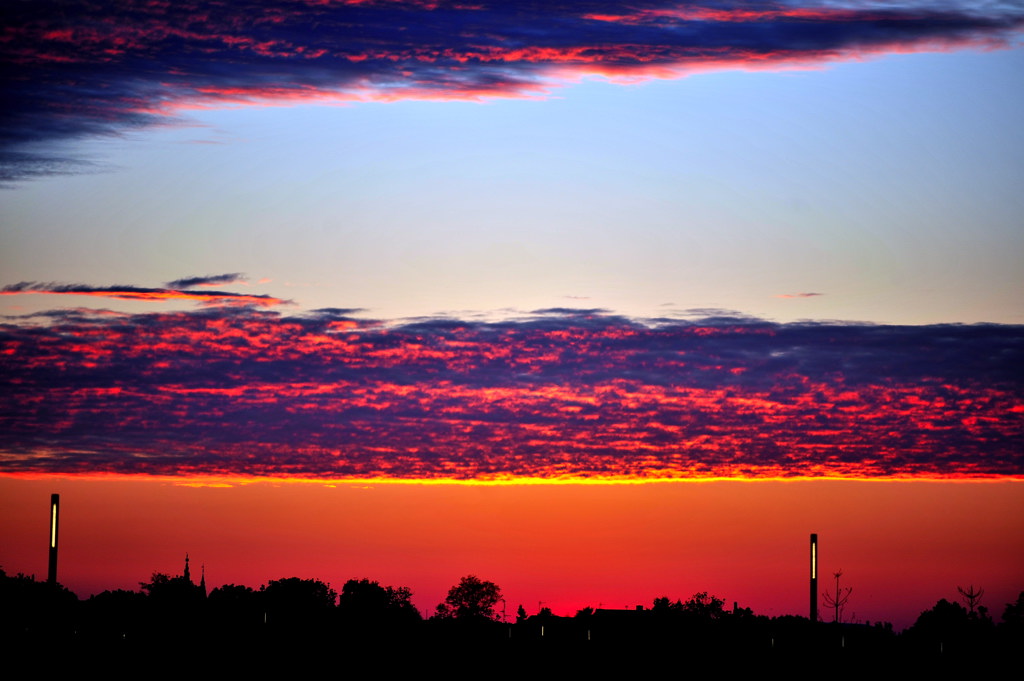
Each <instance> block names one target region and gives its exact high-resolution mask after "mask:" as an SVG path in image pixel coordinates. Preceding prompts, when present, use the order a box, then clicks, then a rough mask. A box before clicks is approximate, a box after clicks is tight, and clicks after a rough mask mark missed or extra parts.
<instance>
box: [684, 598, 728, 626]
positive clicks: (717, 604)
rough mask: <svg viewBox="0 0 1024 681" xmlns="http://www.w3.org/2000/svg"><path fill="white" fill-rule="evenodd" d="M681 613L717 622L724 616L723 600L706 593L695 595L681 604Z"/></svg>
mask: <svg viewBox="0 0 1024 681" xmlns="http://www.w3.org/2000/svg"><path fill="white" fill-rule="evenodd" d="M682 608H683V612H685V613H687V614H689V615H696V616H698V617H703V618H706V619H712V620H717V619H721V618H722V617H723V616H724V615H725V600H724V599H722V598H717V597H715V596H710V595H708V592H707V591H701V592H699V593H695V594H694V595H693V596H691V597H690V598H689V600H687V601H686V602H685V603H683V604H682Z"/></svg>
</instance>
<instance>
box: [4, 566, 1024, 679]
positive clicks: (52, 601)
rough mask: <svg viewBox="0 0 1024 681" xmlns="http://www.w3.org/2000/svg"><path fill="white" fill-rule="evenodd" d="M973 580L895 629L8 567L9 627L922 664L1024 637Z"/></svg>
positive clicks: (558, 656)
mask: <svg viewBox="0 0 1024 681" xmlns="http://www.w3.org/2000/svg"><path fill="white" fill-rule="evenodd" d="M961 593H962V594H965V595H964V598H965V599H967V602H968V604H969V609H968V608H965V607H964V606H963V605H960V604H959V603H957V602H955V601H948V600H946V599H942V600H939V601H938V602H937V603H936V604H935V606H934V607H932V608H930V609H928V610H925V611H924V612H922V613H921V614H920V616H919V617H918V618H917V621H916V622H915V623H914V624H913V625H912V626H911V627H909V628H908V629H906V630H905V631H902V632H895V631H894V630H893V627H892V625H891V624H888V623H883V622H877V623H874V624H872V623H857V624H853V623H842V622H832V623H823V622H811V621H810V620H809V619H807V618H805V617H800V616H795V615H786V616H781V617H767V616H764V615H756V614H755V613H754V612H753V611H752V610H751V609H750V608H740V607H738V606H737V605H735V604H734V605H733V607H731V608H728V607H726V603H725V601H724V599H721V598H719V597H717V596H714V595H710V594H708V593H706V592H701V593H697V594H694V595H693V596H692V597H690V598H688V599H686V600H682V599H677V600H674V601H673V600H671V599H669V598H668V597H667V596H660V597H657V598H655V599H654V600H653V602H652V604H651V605H650V606H646V607H642V606H637V607H636V608H635V609H622V610H616V609H605V608H596V609H595V608H593V607H586V608H582V609H580V610H579V611H578V612H576V614H575V615H574V616H571V617H563V616H556V615H554V614H553V613H552V612H551V610H550V609H549V608H540V609H539V611H538V612H537V613H536V614H534V615H529V614H527V612H526V610H525V608H523V606H522V605H520V606H519V607H518V608H517V610H516V614H515V616H514V621H505V616H504V608H503V609H502V611H500V612H499V611H498V609H497V606H498V604H499V603H502V604H504V599H503V597H502V594H501V589H500V588H499V587H498V585H496V584H495V583H493V582H490V581H487V580H483V579H480V578H478V577H476V576H474V575H468V576H466V577H463V578H462V579H461V580H460V581H459V582H458V584H456V585H454V586H452V587H451V589H450V590H449V591H448V594H447V596H446V598H445V599H444V601H442V602H441V603H439V604H438V605H437V607H436V608H435V610H434V612H433V613H431V614H429V615H428V616H424V615H423V614H421V613H420V612H419V611H418V610H417V608H416V607H415V606H414V605H413V603H412V600H411V598H412V591H411V590H410V589H409V588H408V587H404V586H399V587H394V586H386V585H382V584H380V583H378V582H377V581H373V580H370V579H366V578H363V579H350V580H348V581H347V582H345V584H344V585H343V586H342V588H341V592H340V593H339V592H337V591H335V589H333V588H332V587H331V586H330V585H329V584H327V583H325V582H323V581H321V580H318V579H300V578H298V577H289V578H284V579H275V580H270V581H268V582H267V583H266V584H264V585H262V586H260V587H259V588H258V589H254V588H251V587H248V586H243V585H236V584H225V585H223V586H219V587H217V588H214V589H212V590H210V591H209V592H208V593H207V591H206V588H205V584H198V585H197V584H195V583H194V582H193V581H192V579H191V578H190V577H189V576H188V573H187V569H186V574H185V575H180V576H171V575H167V574H164V573H154V574H153V575H152V576H151V578H150V580H149V581H147V582H141V583H140V585H139V590H138V591H129V590H125V589H118V590H113V591H104V592H102V593H99V594H96V595H94V596H91V597H90V598H88V599H85V600H81V599H79V598H78V597H77V596H76V595H75V594H74V593H73V592H71V591H70V590H68V589H67V588H65V587H63V586H61V585H60V584H56V585H52V584H48V583H46V582H41V581H36V580H35V579H34V578H33V577H27V576H25V575H21V574H19V575H16V576H9V575H7V574H6V573H5V572H4V571H3V570H2V569H0V618H2V630H0V635H2V640H3V641H4V642H6V643H8V644H11V645H10V646H9V648H10V649H11V650H18V651H22V652H26V651H30V650H31V651H35V652H34V653H33V654H39V648H40V647H43V646H52V645H58V646H61V647H63V648H64V649H68V650H75V651H78V654H79V655H83V654H85V653H87V652H88V653H89V654H91V655H94V656H95V655H105V654H114V655H117V656H120V657H119V659H123V660H128V659H134V660H135V661H136V663H141V661H142V659H148V658H145V656H146V655H147V654H148V652H151V651H154V650H157V649H167V648H170V649H173V650H176V651H178V652H177V655H176V656H175V658H174V659H175V660H177V661H178V662H181V663H184V661H185V660H192V659H193V658H194V655H196V654H198V653H197V652H196V651H199V650H207V651H209V650H218V651H222V652H223V651H235V654H237V655H242V656H243V657H244V656H248V657H247V658H246V659H248V660H249V662H248V664H254V663H253V662H252V660H253V659H259V658H252V657H251V656H252V655H254V654H259V655H261V656H262V659H265V660H266V659H277V660H278V662H281V658H279V657H276V658H275V655H278V656H280V655H285V654H292V653H294V652H295V651H299V650H307V649H308V650H313V649H317V648H320V647H323V646H333V647H335V648H339V649H343V650H348V651H350V652H351V653H353V654H361V655H369V654H371V653H372V654H373V655H375V656H378V657H380V656H382V655H383V657H380V659H381V660H385V659H391V658H389V657H388V655H390V652H385V651H396V650H400V651H402V653H403V655H405V656H406V658H407V660H410V662H409V664H411V660H413V659H423V660H428V659H431V657H432V656H436V655H438V654H440V653H442V652H443V651H458V654H457V657H458V659H459V660H461V662H462V663H465V664H470V661H471V660H477V661H479V662H481V663H486V661H487V660H489V659H491V657H492V656H498V658H500V659H505V660H506V661H508V660H509V659H513V660H514V659H518V660H520V661H524V660H531V661H533V662H534V663H540V662H544V663H549V664H550V663H553V662H561V663H565V662H566V661H567V660H573V661H574V664H576V665H583V668H591V669H595V670H596V669H601V668H603V667H604V666H606V665H608V664H619V665H634V664H644V663H642V662H641V661H643V660H648V661H649V660H651V659H655V658H653V657H651V656H656V655H658V654H660V653H666V652H671V653H674V654H675V653H691V654H697V655H712V656H713V655H717V654H721V655H724V656H725V657H726V658H727V659H730V660H731V662H730V664H754V661H757V662H758V664H765V665H768V666H771V665H795V664H799V663H800V661H802V660H808V659H819V660H820V659H821V657H822V656H831V657H834V656H842V657H843V658H844V659H846V660H847V661H848V662H850V663H855V662H857V661H858V660H859V661H861V662H863V663H865V664H867V663H868V661H869V660H874V661H876V662H877V660H878V659H880V658H885V659H889V660H894V659H895V660H902V661H903V662H904V663H906V664H908V665H909V664H913V665H915V668H916V667H917V666H919V665H921V664H925V665H927V664H933V665H942V668H946V667H948V665H949V664H950V663H955V664H963V665H965V666H967V665H970V666H971V668H972V669H975V670H976V668H977V665H978V664H979V661H990V660H1000V659H1008V658H1010V657H1011V656H1017V655H1019V653H1020V651H1021V650H1024V592H1021V594H1020V596H1019V597H1018V598H1017V600H1016V601H1015V602H1014V603H1009V604H1006V606H1005V609H1004V611H1003V613H1002V617H1001V619H1000V621H998V622H996V621H995V620H994V619H993V618H992V616H991V615H990V614H989V612H988V610H987V609H986V608H985V607H984V606H980V605H979V604H978V601H979V598H980V594H979V592H978V591H977V590H975V589H974V587H973V586H972V587H971V588H970V590H969V591H966V593H965V591H964V590H963V589H961ZM288 651H291V652H290V653H288ZM26 654H27V652H26ZM140 656H141V657H140ZM730 656H734V657H730ZM706 659H710V658H706ZM391 663H395V660H394V659H391ZM937 668H939V667H937Z"/></svg>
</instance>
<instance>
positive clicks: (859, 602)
mask: <svg viewBox="0 0 1024 681" xmlns="http://www.w3.org/2000/svg"><path fill="white" fill-rule="evenodd" d="M183 482H184V483H185V484H187V482H186V481H173V480H170V479H163V480H154V479H118V480H101V479H94V478H93V479H81V478H58V477H51V478H46V479H36V480H28V479H15V478H11V477H10V476H0V518H2V521H0V522H2V526H0V530H2V532H0V534H2V535H3V536H4V538H5V541H4V543H3V546H2V547H0V565H2V566H3V569H4V570H5V571H6V572H8V573H9V574H13V573H16V572H25V573H28V574H32V573H43V574H45V573H44V572H43V571H44V569H45V561H46V552H45V549H43V548H42V547H43V546H44V544H43V543H42V534H43V533H45V532H47V531H48V528H47V527H46V524H47V522H46V521H47V519H48V518H47V514H46V511H45V508H46V504H47V501H48V499H49V494H50V493H51V492H54V491H59V492H60V494H61V501H62V506H63V508H62V511H63V518H62V521H63V522H62V524H63V527H62V529H61V534H62V536H61V551H62V558H61V566H62V567H61V570H62V571H61V575H60V581H61V583H63V584H65V585H67V586H69V587H70V588H72V589H73V590H75V591H76V592H77V593H78V594H79V595H80V596H81V597H86V596H88V595H89V594H91V593H97V592H99V591H102V590H104V589H115V588H128V589H137V587H138V583H139V582H141V581H147V580H148V579H149V576H150V574H151V573H152V572H166V573H170V574H176V573H180V571H181V565H182V560H183V556H184V554H185V553H186V552H187V553H189V554H190V555H191V556H192V558H193V559H194V560H198V561H200V562H203V563H204V564H205V565H206V575H207V581H208V584H209V585H210V587H211V588H212V587H215V586H219V585H221V584H226V583H235V584H246V585H248V586H252V587H258V586H259V585H260V584H263V583H265V582H266V581H268V580H270V579H279V578H282V577H288V576H299V577H303V578H306V577H316V578H318V579H323V580H324V581H328V582H329V583H331V585H332V586H334V588H336V589H339V590H340V588H341V586H342V585H343V584H344V582H345V581H346V580H347V579H360V578H364V577H365V578H369V579H374V580H378V581H380V582H381V583H382V584H389V585H396V586H409V587H411V588H412V590H413V592H414V602H415V603H416V604H417V605H418V606H419V608H420V609H421V611H432V610H433V607H434V606H435V605H436V604H437V603H439V602H440V601H441V600H442V599H443V598H444V594H445V592H446V591H447V588H448V587H449V586H451V585H452V584H454V583H456V582H457V581H458V579H459V577H461V576H463V575H465V574H476V575H478V576H480V577H481V578H484V579H490V580H492V581H495V582H496V583H497V584H499V586H501V587H502V589H503V592H504V594H505V597H506V600H507V603H508V612H509V615H510V616H511V615H512V614H513V613H514V611H515V607H516V606H517V605H518V604H520V603H521V604H523V605H524V607H525V608H526V609H527V611H528V612H530V613H533V612H536V609H537V606H536V604H537V602H538V601H544V603H545V604H546V605H548V606H549V607H552V609H553V610H554V611H555V613H556V614H568V615H571V614H573V613H574V612H575V610H576V609H579V608H582V607H584V606H587V605H589V606H593V607H598V606H599V605H603V606H604V607H633V606H634V605H637V604H644V605H648V606H649V605H650V604H651V602H652V601H653V599H654V598H656V597H659V596H663V595H666V596H669V597H671V598H673V599H675V598H683V599H685V598H687V597H689V596H690V595H692V594H693V593H696V592H698V591H708V592H710V593H712V594H714V595H717V596H719V597H721V598H724V599H726V602H727V604H728V605H731V604H732V602H733V601H737V602H738V604H739V605H740V607H751V608H753V610H754V611H755V612H756V613H758V614H765V615H782V614H800V615H805V613H806V612H807V590H806V588H807V567H806V560H807V559H806V555H807V554H806V551H807V533H808V532H809V531H812V530H813V531H815V532H817V533H818V536H819V542H820V548H819V556H820V557H819V561H820V563H821V566H822V569H825V570H827V571H834V570H836V569H840V568H842V569H843V571H844V575H845V576H848V577H849V579H850V583H851V584H852V585H854V586H855V591H854V598H853V599H852V600H851V608H852V610H853V611H854V612H855V614H856V617H857V618H858V619H860V620H864V619H867V620H871V621H875V620H889V621H893V622H894V623H895V624H896V625H897V627H898V628H902V627H905V626H908V625H909V624H911V623H912V622H913V618H914V617H916V615H917V614H918V613H919V612H920V611H922V610H924V609H925V608H928V607H931V606H932V605H934V603H935V601H937V600H938V599H939V598H947V599H954V598H955V597H956V591H955V588H956V586H957V585H958V584H966V583H968V582H972V583H981V584H982V585H983V586H984V588H985V590H986V594H987V597H986V600H985V604H986V605H987V606H988V607H989V608H990V609H991V611H992V612H993V614H994V615H996V616H998V615H999V614H1000V613H1001V611H1002V607H1003V605H1004V603H1006V602H1010V601H1011V600H1013V599H1015V597H1016V594H1017V593H1018V592H1019V591H1020V590H1021V589H1024V583H1021V581H1020V578H1021V575H1022V574H1024V572H1022V568H1024V541H1022V539H1021V538H1022V537H1024V482H1021V481H999V482H995V481H993V482H962V481H961V482H922V481H882V482H878V481H870V482H858V481H834V480H833V481H829V480H817V481H791V480H787V481H700V482H674V483H647V484H560V485H553V484H532V485H530V484H509V485H480V484H439V483H436V482H432V483H431V484H409V483H404V482H403V483H386V484H379V483H375V482H371V481H367V482H366V483H365V484H355V483H352V484H347V483H339V484H335V485H327V484H310V483H302V484H298V483H290V482H282V481H266V480H264V481H259V482H250V483H249V484H241V485H234V486H231V487H219V486H202V487H189V486H183V485H182V483H183ZM894 564H897V565H899V566H900V567H899V570H897V571H893V569H892V567H893V565H894Z"/></svg>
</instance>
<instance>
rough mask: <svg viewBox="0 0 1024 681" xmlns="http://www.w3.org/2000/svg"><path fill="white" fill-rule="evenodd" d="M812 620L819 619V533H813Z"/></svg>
mask: <svg viewBox="0 0 1024 681" xmlns="http://www.w3.org/2000/svg"><path fill="white" fill-rule="evenodd" d="M810 619H811V621H812V622H817V621H818V535H817V534H811V618H810Z"/></svg>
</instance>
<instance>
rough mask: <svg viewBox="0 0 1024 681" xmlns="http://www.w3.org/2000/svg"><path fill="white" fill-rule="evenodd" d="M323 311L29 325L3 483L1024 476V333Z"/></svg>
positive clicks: (10, 352)
mask: <svg viewBox="0 0 1024 681" xmlns="http://www.w3.org/2000/svg"><path fill="white" fill-rule="evenodd" d="M324 312H325V311H321V313H318V314H302V315H284V314H281V313H279V312H276V311H272V310H267V309H261V308H258V307H252V306H248V307H217V308H205V309H201V310H197V311H194V312H179V313H159V314H156V313H153V314H123V313H110V312H96V313H93V314H90V313H88V312H86V311H83V310H76V311H67V312H62V313H60V314H53V315H49V316H40V317H34V318H21V319H12V320H10V321H9V322H8V323H6V324H2V325H0V430H2V432H3V433H4V438H3V442H2V443H0V472H7V473H12V472H37V473H46V472H49V473H90V472H117V473H134V474H173V475H197V474H221V475H246V476H248V475H271V476H283V475H298V476H307V477H328V478H343V477H405V478H408V477H428V478H437V477H456V478H472V477H488V476H495V475H499V476H502V475H503V476H541V477H551V476H557V475H571V476H577V477H594V476H601V475H616V476H620V477H634V478H635V477H693V476H701V475H710V476H723V475H724V476H766V475H770V476H779V475H782V476H821V475H833V476H846V477H892V476H898V477H908V476H909V477H978V476H982V477H985V476H1007V475H1009V476H1017V477H1020V476H1024V452H1022V451H1021V448H1020V442H1021V439H1022V438H1024V327H1020V326H1003V325H931V326H881V325H868V324H828V323H802V324H777V323H773V322H768V321H763V320H756V319H741V320H733V321H732V322H731V323H726V322H725V321H723V320H722V319H716V320H713V321H712V323H706V322H704V321H702V320H691V321H674V322H672V321H669V320H664V319H663V320H658V321H657V322H654V323H652V322H650V321H649V320H637V319H628V318H625V317H620V316H614V315H604V314H589V315H585V316H583V315H578V314H575V313H566V314H557V313H554V312H549V313H548V314H545V315H541V316H529V317H525V318H523V319H518V320H515V319H513V320H506V321H501V322H480V321H467V320H459V319H451V318H447V319H436V320H433V321H430V320H422V319H421V320H416V321H414V322H409V323H384V322H379V321H372V320H371V321H368V320H360V319H355V318H352V317H350V316H348V314H347V312H348V311H347V310H344V309H336V310H333V311H329V312H326V313H324ZM39 320H43V322H42V323H40V321H39Z"/></svg>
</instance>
